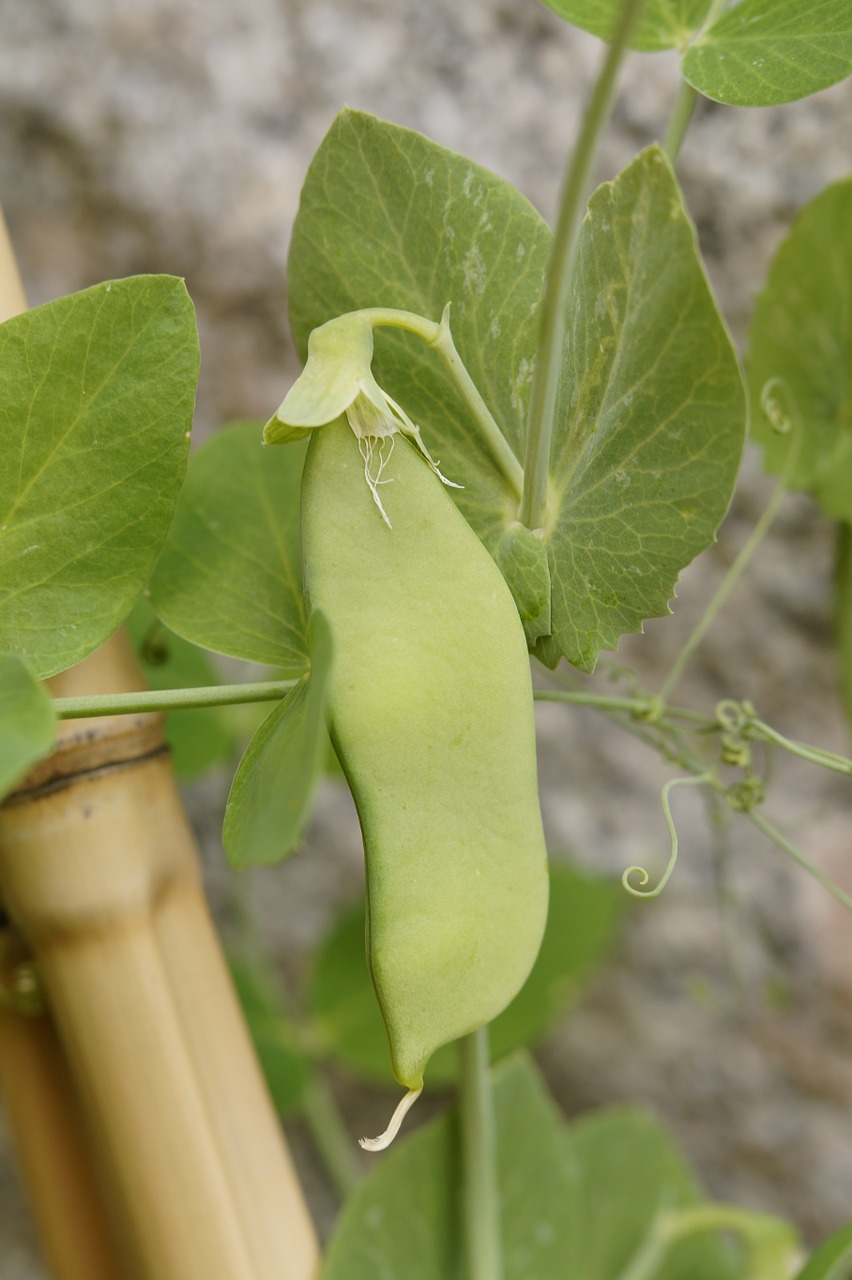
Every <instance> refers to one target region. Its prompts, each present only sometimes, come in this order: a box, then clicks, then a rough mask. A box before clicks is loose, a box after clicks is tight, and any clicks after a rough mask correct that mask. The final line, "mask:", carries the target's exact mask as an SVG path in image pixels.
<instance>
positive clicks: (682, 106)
mask: <svg viewBox="0 0 852 1280" xmlns="http://www.w3.org/2000/svg"><path fill="white" fill-rule="evenodd" d="M697 101H698V90H697V89H693V87H692V85H691V84H690V83H689V81H688V80H681V82H680V88H679V89H678V91H677V97H676V98H675V104H674V107H673V109H672V114H671V118H670V119H669V127H668V129H667V130H666V136H665V138H664V139H663V150H664V151H665V153H666V155H667V156H668V158H669V160H671V162H672V164H674V163H675V161H676V160H677V158H678V156H679V155H680V149H681V147H682V146H683V140H684V138H685V137H686V131H687V129H688V128H689V122H690V120H691V119H692V113H693V112H694V110H695V104H696V103H697Z"/></svg>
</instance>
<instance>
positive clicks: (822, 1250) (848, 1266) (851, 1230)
mask: <svg viewBox="0 0 852 1280" xmlns="http://www.w3.org/2000/svg"><path fill="white" fill-rule="evenodd" d="M850 1276H852V1222H850V1223H849V1224H847V1226H845V1227H841V1228H840V1230H839V1231H835V1233H834V1235H832V1236H829V1238H828V1239H827V1240H824V1241H823V1243H822V1244H821V1245H820V1246H819V1248H818V1249H816V1250H814V1252H813V1253H812V1254H811V1256H810V1258H808V1261H807V1263H806V1264H805V1266H804V1268H803V1269H802V1270H801V1271H800V1272H799V1274H798V1276H797V1277H796V1280H849V1277H850Z"/></svg>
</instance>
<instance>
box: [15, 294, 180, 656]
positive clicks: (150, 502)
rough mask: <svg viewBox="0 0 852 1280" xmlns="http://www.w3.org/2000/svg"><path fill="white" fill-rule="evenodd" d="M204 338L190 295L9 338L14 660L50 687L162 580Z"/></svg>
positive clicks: (20, 328)
mask: <svg viewBox="0 0 852 1280" xmlns="http://www.w3.org/2000/svg"><path fill="white" fill-rule="evenodd" d="M197 376H198V338H197V333H196V329H195V315H194V312H193V307H192V303H191V302H190V300H189V296H188V294H187V292H186V289H185V287H184V285H183V282H182V281H180V280H176V279H174V278H173V277H171V276H137V277H134V278H132V279H129V280H114V281H111V282H110V283H108V284H100V285H96V286H95V287H94V288H92V289H86V290H84V291H83V292H82V293H75V294H72V295H71V296H70V297H67V298H60V299H59V300H58V301H57V302H49V303H47V304H46V305H45V306H43V307H37V308H35V309H34V310H33V311H29V312H27V313H26V314H25V315H21V316H16V317H15V318H14V319H12V320H8V321H6V323H5V324H3V325H2V326H0V457H2V459H3V465H2V467H0V649H4V650H8V651H9V652H14V653H20V654H23V655H24V656H25V657H26V658H27V660H28V661H29V663H30V665H31V666H32V668H33V670H34V671H35V673H36V675H39V676H42V677H44V676H48V675H52V674H54V673H55V672H57V671H61V670H63V669H64V668H65V667H68V666H71V665H72V664H73V663H75V662H78V661H80V659H81V658H84V657H85V656H86V655H87V654H88V653H91V651H92V650H93V649H95V648H97V646H98V645H99V644H101V643H102V642H103V641H104V640H106V639H107V638H108V636H110V635H111V634H112V632H113V631H114V630H115V628H116V627H117V626H118V624H119V623H120V622H121V620H122V619H123V618H124V617H125V615H126V614H127V613H128V612H129V610H130V608H131V606H132V605H133V602H134V600H135V599H136V597H137V596H138V595H139V593H140V591H141V590H142V588H143V587H144V586H145V584H146V583H147V581H148V578H149V577H150V574H151V570H152V569H153V567H154V563H155V561H156V559H157V555H158V553H159V550H160V548H161V546H162V544H163V540H164V539H165V536H166V533H167V531H168V527H169V523H170V521H171V518H172V513H173V510H174V504H175V501H176V499H177V495H178V490H179V488H180V484H181V481H182V479H183V474H184V468H185V466H186V458H187V454H188V451H189V431H190V426H191V422H192V410H193V404H194V401H195V384H196V379H197Z"/></svg>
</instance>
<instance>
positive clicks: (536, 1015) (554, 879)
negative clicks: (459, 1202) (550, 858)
mask: <svg viewBox="0 0 852 1280" xmlns="http://www.w3.org/2000/svg"><path fill="white" fill-rule="evenodd" d="M624 904H625V895H624V893H623V891H622V890H621V885H620V884H618V883H616V882H611V881H608V880H601V879H599V878H597V877H593V876H588V875H586V874H584V873H583V872H581V871H579V870H577V869H576V868H574V867H570V866H567V865H565V864H564V863H554V864H551V868H550V903H549V909H548V917H547V926H546V929H545V933H544V938H543V940H542V944H541V950H540V951H539V955H538V958H537V960H536V962H535V965H534V966H533V969H532V972H531V974H530V976H529V978H528V979H527V981H526V983H525V984H524V986H523V987H522V989H521V991H520V992H519V993H518V995H517V996H516V997H515V999H514V1000H513V1001H512V1003H511V1004H510V1005H509V1006H508V1008H506V1009H505V1010H504V1011H503V1013H501V1014H500V1016H499V1017H498V1018H496V1019H495V1020H494V1022H492V1023H491V1026H490V1028H489V1038H490V1042H491V1053H492V1057H493V1058H494V1059H497V1058H500V1057H502V1056H504V1055H505V1054H508V1053H510V1052H512V1050H514V1049H517V1048H518V1047H519V1046H521V1045H527V1044H532V1043H533V1042H534V1041H536V1040H538V1039H540V1038H541V1037H542V1036H543V1035H545V1034H546V1032H547V1031H548V1029H549V1028H550V1027H551V1026H553V1024H554V1023H555V1022H556V1021H557V1020H558V1019H559V1018H560V1017H561V1016H562V1015H563V1014H564V1012H565V1010H566V1008H567V1007H568V1005H569V1004H570V1003H571V1002H572V1001H573V1000H575V999H576V998H577V997H578V995H579V994H580V992H581V990H582V988H583V985H584V983H585V982H587V981H588V979H589V978H590V977H591V975H592V974H593V973H594V972H595V970H596V969H597V967H598V966H599V965H600V964H601V963H602V961H603V960H604V959H605V957H606V955H607V953H608V952H609V950H610V948H611V947H612V944H613V942H614V940H615V937H616V934H617V930H618V925H619V922H620V918H621V914H622V911H623V909H624ZM364 930H365V920H364V907H363V904H359V905H358V906H357V907H356V908H355V909H354V910H348V911H346V912H345V913H344V914H343V915H342V916H341V917H340V919H339V920H338V921H337V923H336V925H335V926H334V928H333V929H332V931H331V933H330V934H329V936H328V938H327V939H326V941H325V943H324V944H323V946H322V948H321V949H320V951H319V954H318V956H317V960H316V968H315V972H314V980H313V984H312V987H311V998H310V999H311V1008H312V1010H313V1013H314V1017H315V1018H316V1020H317V1023H318V1028H319V1034H320V1037H321V1040H322V1042H323V1043H324V1044H325V1045H326V1046H327V1048H328V1051H329V1052H330V1053H331V1054H332V1055H333V1056H334V1057H336V1058H339V1059H340V1061H342V1062H344V1063H346V1065H347V1066H348V1067H350V1068H351V1069H353V1070H354V1071H356V1072H358V1074H359V1075H361V1076H363V1077H365V1078H366V1079H368V1080H376V1081H379V1082H384V1081H385V1080H387V1070H388V1041H387V1033H386V1032H385V1027H384V1023H383V1021H382V1017H381V1014H380V1013H379V1009H378V1004H377V1002H376V995H375V992H374V991H373V986H372V983H371V981H370V976H369V971H368V968H367V962H366V959H365V955H364ZM456 1057H457V1050H456V1047H455V1045H445V1046H444V1047H443V1048H442V1049H439V1050H438V1052H437V1053H436V1054H434V1056H433V1057H432V1058H431V1059H430V1062H429V1070H428V1076H427V1082H428V1084H429V1085H430V1086H431V1085H437V1084H444V1083H447V1082H449V1081H453V1080H455V1078H456Z"/></svg>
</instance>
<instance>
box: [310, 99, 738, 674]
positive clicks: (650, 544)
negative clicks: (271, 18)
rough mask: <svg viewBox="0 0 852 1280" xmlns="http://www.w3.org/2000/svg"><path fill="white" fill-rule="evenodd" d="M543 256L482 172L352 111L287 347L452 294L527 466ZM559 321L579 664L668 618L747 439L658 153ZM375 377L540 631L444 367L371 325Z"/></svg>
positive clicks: (720, 333) (565, 524) (494, 492)
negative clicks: (562, 326)
mask: <svg viewBox="0 0 852 1280" xmlns="http://www.w3.org/2000/svg"><path fill="white" fill-rule="evenodd" d="M549 242H550V235H549V232H548V230H547V228H546V227H545V225H544V223H543V222H542V221H541V219H540V218H539V217H538V215H537V214H536V213H535V212H534V211H533V210H532V209H531V208H530V206H529V205H528V204H527V203H526V201H524V200H523V199H522V197H521V196H519V195H518V193H517V192H516V191H515V190H514V189H513V188H512V187H510V186H508V185H507V184H506V183H505V182H502V181H501V180H500V179H498V178H496V177H495V176H494V175H493V174H490V173H487V172H486V171H485V170H483V169H480V168H478V166H476V165H474V164H472V162H471V161H469V160H466V159H464V158H463V157H461V156H458V155H455V154H453V153H452V152H449V151H446V150H444V149H443V148H441V147H438V146H437V145H436V144H435V143H432V142H429V141H428V140H427V139H426V138H423V137H421V136H420V135H419V134H416V133H412V132H410V131H409V130H405V129H398V128H396V127H394V126H392V125H388V124H385V123H384V122H382V121H379V120H376V119H374V118H372V117H370V116H363V115H359V114H357V113H352V112H344V113H343V114H342V115H341V116H339V117H338V119H337V120H336V122H335V124H334V125H333V126H332V128H331V130H330V132H329V134H328V136H327V138H326V139H325V141H324V142H323V144H322V145H321V147H320V149H319V151H318V153H317V155H316V157H315V158H314V162H313V164H312V166H311V169H310V171H309V173H308V177H307V180H306V183H305V188H304V191H303V194H302V204H301V208H300V211H299V215H298V218H297V220H296V227H295V231H294V237H293V244H292V248H291V254H290V307H291V314H292V318H293V325H294V330H295V333H296V337H297V340H298V342H299V344H300V346H301V347H302V349H303V350H304V348H305V345H306V342H307V337H308V334H309V332H310V330H311V329H312V328H313V327H314V326H316V325H318V324H321V323H323V322H325V321H326V320H328V319H330V318H332V317H333V316H335V315H338V314H341V313H343V312H346V311H349V310H353V309H357V308H361V307H367V306H386V307H399V308H405V309H409V310H413V311H418V312H420V313H422V314H426V315H428V316H430V317H432V318H436V317H437V316H439V315H440V313H441V310H442V308H443V306H444V304H445V303H446V302H452V303H453V332H454V334H455V338H456V343H457V345H458V348H459V350H460V353H461V355H462V358H463V359H464V361H465V363H466V364H467V367H468V369H469V370H470V373H471V375H472V376H473V379H474V381H475V382H476V383H477V384H478V386H479V389H480V391H481V392H482V393H483V395H484V397H485V399H486V401H487V403H488V404H489V406H490V408H491V409H492V411H493V412H494V413H495V416H496V417H497V420H498V421H499V423H500V425H501V427H502V429H503V432H504V434H505V435H506V437H507V439H508V440H509V442H510V444H511V445H512V448H513V449H514V451H515V453H516V455H517V456H518V457H519V458H521V457H523V453H524V449H523V442H524V437H525V429H526V418H527V408H528V397H529V388H530V379H531V375H532V369H533V361H534V358H535V348H536V342H537V336H538V310H539V302H540V295H541V289H542V282H543V279H544V271H545V267H546V262H547V256H548V251H549ZM571 319H572V333H571V335H570V337H569V344H568V350H567V353H566V359H565V394H564V396H563V403H562V420H561V423H560V428H559V430H558V431H557V434H556V438H555V441H554V487H553V494H554V497H555V504H554V509H553V514H552V519H551V521H550V524H549V527H548V534H549V537H548V549H549V559H550V568H551V573H552V574H553V575H554V583H553V595H552V600H551V609H552V623H553V628H554V634H555V639H554V640H553V641H551V642H549V644H548V646H547V647H548V650H549V652H550V654H551V658H554V657H558V655H559V652H562V653H564V654H565V655H566V656H567V657H569V658H570V659H571V661H573V662H575V663H577V664H578V665H580V666H583V667H586V668H591V667H592V666H593V665H594V662H595V658H596V656H597V652H598V650H599V649H600V648H602V647H612V646H614V645H615V642H616V641H617V639H618V637H619V636H620V635H621V634H622V633H623V632H624V631H630V630H637V629H638V628H639V627H640V626H641V623H642V621H643V619H645V618H647V617H651V616H655V615H657V614H660V613H663V612H665V611H666V609H667V607H668V600H669V598H670V597H671V595H672V593H673V590H674V583H675V580H676V578H677V574H678V572H679V571H680V569H682V568H683V566H684V565H686V564H687V563H688V562H689V561H690V560H691V559H692V558H693V557H694V556H695V555H696V554H697V553H698V552H699V551H700V550H701V549H702V548H703V547H705V546H706V545H707V544H708V543H709V542H711V541H712V539H713V536H714V532H715V529H716V527H717V525H718V523H719V520H720V519H721V517H722V515H723V514H724V511H725V509H726V507H727V504H728V501H729V498H730V493H731V489H732V486H733V482H734V478H735V475H736V470H737V465H738V461H739V455H740V450H741V445H742V436H743V431H744V418H745V409H744V399H743V389H742V385H741V379H740V375H739V370H738V367H737V362H736V357H735V355H734V353H733V350H732V347H731V344H730V341H729V339H728V336H727V333H726V331H725V328H724V325H723V324H722V321H721V319H720V317H719V315H718V312H717V311H716V308H715V306H714V303H713V300H712V297H711V295H710V292H709V289H708V286H707V282H706V279H705V277H704V273H703V271H702V267H701V262H700V259H699V257H698V252H697V248H696V244H695V236H694V232H693V230H692V227H691V225H690V223H689V221H688V219H687V217H686V214H685V212H684V209H683V205H682V201H681V198H680V193H679V191H678V188H677V185H676V183H675V180H674V177H673V175H672V173H671V170H670V169H669V167H668V165H667V163H666V161H665V160H664V158H663V156H662V153H661V152H660V151H659V150H658V149H654V148H652V149H651V150H649V151H647V152H645V153H643V155H642V156H641V157H640V158H639V159H638V160H637V161H636V162H634V164H633V165H631V166H630V167H629V168H628V169H627V170H626V171H625V173H624V174H622V175H621V177H620V178H619V179H618V180H617V181H616V182H615V183H613V184H608V185H607V186H605V187H604V188H602V189H601V190H600V191H599V192H598V193H597V195H596V196H595V197H594V199H593V201H592V204H591V213H590V217H589V218H588V219H587V222H586V225H585V227H584V230H583V235H582V238H581V244H580V254H579V263H578V269H577V274H576V278H575V281H574V287H573V293H572V298H571ZM376 371H377V374H378V376H379V380H380V381H381V382H382V383H383V385H385V386H386V387H387V388H388V390H389V391H390V392H391V394H392V395H394V396H395V397H396V399H398V400H399V401H400V403H401V404H402V405H403V406H404V407H405V408H406V409H407V410H408V411H409V412H410V413H411V414H412V415H413V416H414V418H415V419H416V420H417V421H418V422H419V423H420V424H421V426H422V427H423V430H424V437H425V440H426V443H427V446H428V447H429V448H430V449H431V450H432V451H433V453H434V454H435V455H436V456H439V457H440V459H441V465H442V469H443V471H444V472H445V474H447V475H448V476H449V477H450V478H451V479H453V480H457V481H460V482H462V483H463V484H464V485H465V488H464V489H463V490H462V491H461V492H460V493H455V491H454V496H455V497H456V498H457V501H458V503H459V506H460V507H461V509H462V510H463V512H464V514H465V516H466V517H467V518H468V520H469V521H470V523H471V524H472V525H473V527H474V528H475V529H476V531H477V533H478V534H479V536H480V537H481V538H482V539H483V541H484V542H485V544H486V546H488V547H489V549H490V550H491V552H492V554H493V555H494V556H495V558H496V559H497V560H498V563H500V564H501V567H503V568H504V570H505V569H506V568H507V565H508V566H511V567H512V569H513V570H514V571H515V573H516V574H517V575H519V581H518V582H515V583H512V582H511V581H510V585H512V586H513V588H514V593H515V597H516V600H517V601H518V603H519V608H520V609H521V611H522V613H523V614H524V621H525V623H526V625H527V630H528V638H529V639H531V640H532V639H534V638H535V636H536V634H538V633H539V632H541V631H542V630H543V626H542V623H543V620H546V617H547V591H546V580H544V579H543V578H542V575H541V566H540V564H539V563H538V562H537V561H536V560H535V559H533V558H530V557H529V556H528V554H527V553H528V551H529V548H528V547H525V546H523V545H520V546H518V545H515V544H514V540H513V538H512V531H513V529H515V528H516V511H517V502H516V499H515V498H514V497H513V495H512V494H511V493H510V491H509V490H508V487H507V485H506V482H505V481H504V480H503V479H502V477H501V476H500V475H499V474H498V472H497V470H496V468H495V466H494V464H493V462H492V460H491V458H490V456H489V455H488V454H487V452H486V451H485V447H484V445H483V443H482V440H481V437H480V435H479V434H478V432H477V429H476V426H475V424H474V423H473V421H472V420H471V419H470V417H469V415H468V413H467V410H466V409H465V408H464V407H463V406H462V405H461V404H460V403H459V400H458V396H457V395H456V394H455V392H454V391H453V389H452V387H451V386H450V385H449V383H448V382H447V380H446V377H445V375H444V373H443V371H442V370H441V369H440V368H439V366H438V364H437V358H436V357H435V355H434V353H432V352H429V351H426V350H424V349H423V348H422V345H421V346H417V345H416V341H415V340H414V339H412V338H411V336H410V335H395V336H388V334H387V333H386V331H384V330H381V331H380V332H379V333H378V335H377V358H376ZM507 538H508V542H507ZM507 548H508V549H509V551H510V552H511V554H509V555H508V556H507V554H506V552H507ZM519 553H521V554H519Z"/></svg>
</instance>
